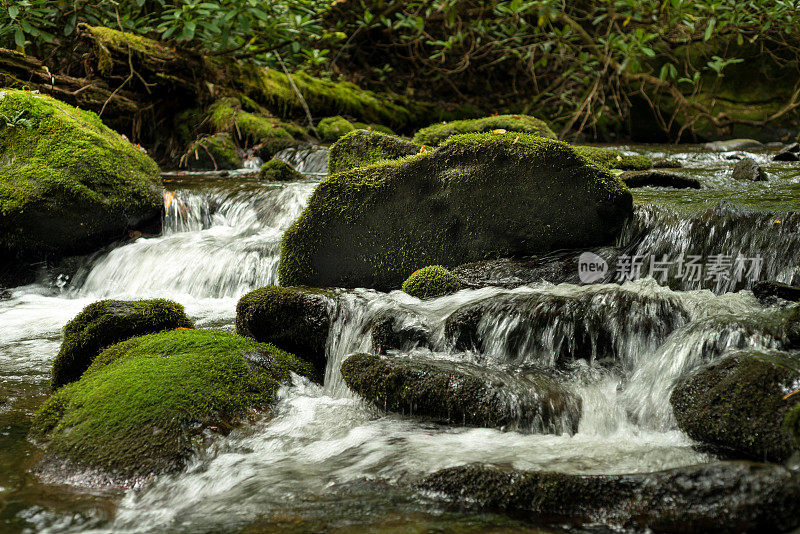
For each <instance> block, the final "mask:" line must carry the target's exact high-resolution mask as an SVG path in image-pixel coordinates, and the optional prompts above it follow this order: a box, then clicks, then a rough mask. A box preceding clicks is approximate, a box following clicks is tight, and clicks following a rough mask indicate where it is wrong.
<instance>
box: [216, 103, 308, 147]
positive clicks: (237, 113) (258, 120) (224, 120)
mask: <svg viewBox="0 0 800 534" xmlns="http://www.w3.org/2000/svg"><path fill="white" fill-rule="evenodd" d="M245 100H249V99H245ZM252 106H257V104H255V103H254V102H253V103H252V104H251V105H250V109H253V108H252ZM208 119H209V124H210V125H211V126H212V127H213V128H214V131H216V132H226V133H228V134H230V135H231V136H234V137H236V138H237V139H239V141H240V142H241V143H242V144H243V145H252V144H259V143H261V144H264V143H269V144H272V145H275V146H278V145H281V148H285V147H286V146H292V145H295V144H297V143H298V142H299V141H300V140H301V139H304V138H305V137H306V135H307V134H306V130H305V128H303V127H301V126H298V125H296V124H293V123H288V122H284V121H282V120H280V119H276V118H275V117H270V116H268V115H267V112H266V111H265V110H263V109H259V110H258V112H249V111H244V110H243V109H242V104H241V103H240V101H239V100H238V99H236V98H223V99H221V100H218V101H217V102H215V103H214V104H212V105H211V107H210V108H209V110H208Z"/></svg>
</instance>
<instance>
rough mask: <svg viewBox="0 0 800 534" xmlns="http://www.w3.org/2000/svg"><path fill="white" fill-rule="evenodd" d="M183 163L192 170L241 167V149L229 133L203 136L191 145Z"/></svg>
mask: <svg viewBox="0 0 800 534" xmlns="http://www.w3.org/2000/svg"><path fill="white" fill-rule="evenodd" d="M181 163H182V164H183V165H185V166H186V167H187V168H189V169H192V170H222V169H239V168H241V167H242V158H240V157H239V149H238V148H237V147H236V143H234V142H233V139H232V138H231V136H230V135H229V134H227V133H218V134H215V135H210V136H208V137H202V138H200V139H198V140H197V141H194V142H193V143H191V144H190V145H189V148H188V149H187V150H186V154H184V156H183V158H182V159H181Z"/></svg>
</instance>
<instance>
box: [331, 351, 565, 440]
mask: <svg viewBox="0 0 800 534" xmlns="http://www.w3.org/2000/svg"><path fill="white" fill-rule="evenodd" d="M341 371H342V377H343V378H344V382H345V384H347V386H348V387H349V388H350V389H352V390H353V391H355V392H356V393H358V394H359V395H361V396H362V397H364V398H365V399H367V400H369V401H372V402H374V403H375V405H376V406H378V407H379V408H381V409H384V410H387V411H390V412H398V413H402V414H409V415H418V416H424V417H432V418H435V419H440V420H446V421H448V422H451V423H455V424H459V425H475V426H485V427H496V428H506V429H520V430H531V431H536V432H555V433H562V432H575V431H577V428H578V421H579V420H580V414H581V401H580V398H578V397H576V396H574V395H572V394H571V393H570V392H568V391H567V390H566V389H564V388H563V387H562V386H560V385H559V384H558V383H557V382H555V381H554V380H553V379H550V378H548V377H545V376H543V375H533V374H531V375H527V376H511V375H509V374H507V373H502V372H499V371H491V370H489V369H483V368H479V367H476V366H473V365H468V364H456V363H454V362H451V361H443V360H427V359H426V360H418V359H409V358H401V357H391V358H389V357H383V356H375V355H372V354H357V355H354V356H351V357H349V358H348V359H347V360H345V362H344V363H343V364H342V368H341Z"/></svg>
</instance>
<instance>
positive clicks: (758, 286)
mask: <svg viewBox="0 0 800 534" xmlns="http://www.w3.org/2000/svg"><path fill="white" fill-rule="evenodd" d="M753 295H755V296H756V298H757V299H758V300H760V301H762V302H764V301H765V300H767V299H768V298H770V297H777V298H781V299H784V300H791V301H800V287H798V286H790V285H789V284H782V283H780V282H775V281H766V280H761V281H759V282H756V283H755V284H753Z"/></svg>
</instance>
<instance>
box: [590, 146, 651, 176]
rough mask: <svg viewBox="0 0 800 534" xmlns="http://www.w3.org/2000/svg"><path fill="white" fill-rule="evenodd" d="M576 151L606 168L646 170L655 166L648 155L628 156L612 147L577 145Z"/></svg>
mask: <svg viewBox="0 0 800 534" xmlns="http://www.w3.org/2000/svg"><path fill="white" fill-rule="evenodd" d="M575 151H576V152H577V153H578V154H580V155H581V156H583V157H585V158H586V159H588V160H589V161H591V162H592V163H594V164H595V165H599V166H600V167H604V168H606V169H619V170H622V171H645V170H647V169H651V168H652V167H653V160H651V159H650V158H648V157H647V156H641V155H635V156H628V155H625V154H623V153H622V152H618V151H616V150H614V149H611V148H602V147H598V146H576V147H575Z"/></svg>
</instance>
